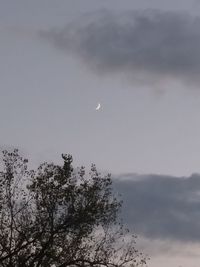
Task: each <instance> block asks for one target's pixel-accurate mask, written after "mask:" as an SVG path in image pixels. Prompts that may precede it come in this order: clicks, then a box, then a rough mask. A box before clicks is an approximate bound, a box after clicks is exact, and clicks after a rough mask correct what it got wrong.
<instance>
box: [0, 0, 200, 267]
mask: <svg viewBox="0 0 200 267" xmlns="http://www.w3.org/2000/svg"><path fill="white" fill-rule="evenodd" d="M89 22H90V23H91V24H90V27H88V23H89ZM199 24H200V3H199V1H196V0H194V1H189V0H173V1H172V0H170V1H161V0H137V1H136V0H123V1H121V0H102V1H99V0H84V1H83V0H69V1H66V0H58V1H55V0H29V1H27V0H18V1H11V0H0V58H1V64H0V80H1V87H0V121H1V131H0V137H1V138H0V140H1V144H0V146H1V147H5V146H8V147H10V146H13V147H19V148H20V150H21V151H22V152H23V153H24V154H27V155H28V156H29V157H31V158H32V159H33V160H34V162H35V163H39V162H40V161H43V160H46V159H47V160H55V161H59V159H60V154H61V153H63V152H64V153H65V152H66V153H72V154H73V156H74V160H75V164H83V165H86V166H88V165H89V164H90V163H91V162H95V163H96V165H97V166H98V168H99V169H101V170H102V171H110V172H111V173H113V174H115V175H119V174H120V173H140V174H145V173H146V175H147V178H149V175H148V174H149V173H157V174H165V175H169V176H170V175H171V176H172V177H174V176H178V177H180V176H184V177H189V176H190V175H191V173H194V172H200V139H199V136H200V117H199V114H200V91H199V77H198V76H199V70H200V56H199V52H200V48H199V47H200V45H199V44H200V30H199V28H200V27H199ZM98 102H100V103H101V104H102V110H100V111H99V112H96V111H95V107H96V104H97V103H98ZM159 177H160V176H159ZM161 178H162V177H161ZM161 178H160V179H161ZM155 179H157V178H155ZM162 179H163V178H162ZM174 179H175V178H174ZM147 180H148V179H147ZM145 181H146V180H145ZM166 181H168V178H167V179H166ZM170 181H171V180H170ZM184 181H185V182H186V180H184ZM190 181H191V180H190ZM176 182H177V180H176V179H175V180H174V182H172V184H173V183H176ZM160 183H161V184H160V185H159V190H164V189H165V183H164V182H163V183H162V182H160ZM133 184H134V182H133ZM137 185H138V184H137ZM155 185H157V180H156V181H155V180H154V178H153V179H150V180H149V182H144V183H143V182H141V186H147V187H148V186H149V188H152V186H153V187H154V186H155ZM124 186H125V185H124ZM134 186H136V185H135V184H134ZM178 186H179V183H178ZM171 187H172V188H173V185H171ZM186 187H187V186H186ZM121 188H122V189H123V187H121ZM134 188H138V187H137V186H136V187H134ZM173 192H174V191H173V190H172V192H171V193H173ZM151 193H152V194H154V193H155V194H156V192H155V191H154V190H153V189H151ZM174 193H177V196H180V195H181V197H182V198H183V197H184V196H185V194H186V191H184V190H183V191H181V192H174ZM138 194H139V193H138V191H137V192H136V195H135V198H137V197H140V196H139V195H138ZM166 194H167V193H166V191H165V192H163V196H165V195H166ZM129 195H131V194H129V193H128V192H127V199H128V197H129ZM148 196H149V195H148V194H147V195H146V197H148ZM170 196H171V195H170ZM187 196H188V193H187ZM159 197H160V195H156V199H157V198H159ZM133 199H134V198H133ZM169 199H170V201H172V202H173V201H174V199H173V198H169ZM145 201H146V200H145V198H144V202H143V203H144V206H145V205H146V204H145V203H146V202H145ZM172 202H170V203H171V204H170V203H169V204H170V205H173V203H174V205H175V207H177V206H176V205H178V204H177V202H173V203H172ZM152 203H153V202H152ZM161 204H162V203H160V207H159V208H160V210H161V209H162V205H161ZM164 204H166V203H164ZM164 204H163V205H164ZM182 204H184V205H183V206H182V207H180V209H181V211H182V213H181V216H182V215H183V214H191V216H193V215H194V213H195V212H196V209H195V206H192V209H191V211H190V206H187V205H189V204H188V202H187V199H186V200H185V202H183V203H182ZM187 208H188V210H182V209H187ZM193 208H194V209H193ZM177 209H178V208H177ZM169 210H170V209H169ZM136 211H137V212H138V213H140V212H141V211H140V210H136ZM176 212H177V210H176ZM184 212H185V213H184ZM187 212H188V213H187ZM192 212H194V213H192ZM140 214H141V213H140ZM195 216H197V217H198V215H197V214H196V213H195V215H194V217H195ZM146 219H147V218H146V217H145V220H146ZM148 219H149V218H148ZM153 219H154V218H153V217H152V218H151V223H152V225H153V223H154V221H153ZM190 220H191V221H189V222H188V223H189V225H190V227H192V225H193V226H194V229H199V228H198V227H199V226H198V224H197V221H196V220H195V219H194V220H192V219H191V218H190ZM168 226H169V227H171V225H170V224H168V225H167V226H166V233H165V235H168V234H169V236H170V233H169V232H168V230H167V229H168V228H167V227H168ZM185 227H186V228H187V227H188V228H189V226H187V225H186V226H185ZM195 227H196V228H195ZM145 231H147V230H145ZM148 231H149V232H151V234H149V235H147V236H148V237H147V236H146V237H144V238H147V239H148V238H150V237H151V238H154V237H155V236H154V237H153V234H152V233H153V231H154V229H153V228H152V227H151V228H149V229H148ZM160 233H161V231H160ZM176 233H177V236H178V234H179V233H178V232H176ZM142 234H143V235H144V232H143V233H142ZM191 235H192V233H191ZM158 236H159V234H158ZM161 237H162V238H164V233H163V235H160V238H161ZM190 237H191V236H190V235H188V237H187V239H188V240H190V239H191V240H192V237H191V238H190ZM156 238H157V237H156ZM177 239H178V237H177ZM179 239H181V238H179ZM191 240H190V241H191ZM170 242H172V241H171V240H170ZM173 242H181V241H180V240H178V241H177V240H176V241H173ZM188 242H189V241H188ZM176 247H177V246H176ZM163 257H164V256H163ZM157 259H158V258H157ZM189 260H191V259H189V257H188V261H189ZM156 264H157V266H159V264H160V259H158V263H156ZM170 264H171V265H170V266H173V264H174V266H177V261H176V260H174V263H170ZM195 264H196V263H195V262H194V263H193V265H192V266H194V267H195V266H197V265H195ZM155 266H156V265H155ZM163 266H164V265H163Z"/></svg>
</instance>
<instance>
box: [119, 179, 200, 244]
mask: <svg viewBox="0 0 200 267" xmlns="http://www.w3.org/2000/svg"><path fill="white" fill-rule="evenodd" d="M115 178H116V177H115ZM114 181H115V182H114V185H115V189H116V190H117V192H119V193H120V194H121V196H122V199H123V202H124V203H123V209H122V217H123V218H124V222H126V223H127V224H128V226H129V227H130V228H131V229H133V230H134V231H135V232H136V233H138V234H141V235H143V236H145V237H147V238H155V239H156V238H158V239H169V240H176V241H184V242H185V241H192V242H194V241H195V242H199V241H200V175H198V174H193V175H192V176H190V177H188V178H187V177H180V178H179V177H173V176H163V175H136V174H130V175H121V176H119V177H117V178H116V179H115V180H114Z"/></svg>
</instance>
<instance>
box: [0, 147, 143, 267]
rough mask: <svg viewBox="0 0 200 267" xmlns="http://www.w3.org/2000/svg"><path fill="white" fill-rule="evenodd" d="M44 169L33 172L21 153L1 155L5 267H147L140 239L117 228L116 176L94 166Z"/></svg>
mask: <svg viewBox="0 0 200 267" xmlns="http://www.w3.org/2000/svg"><path fill="white" fill-rule="evenodd" d="M62 158H63V161H64V163H63V165H62V166H59V165H56V164H53V163H50V164H49V163H43V164H41V165H40V166H39V168H38V169H37V170H36V171H33V170H28V167H27V163H28V160H26V159H24V158H23V157H21V156H20V155H19V153H18V150H16V149H15V150H14V151H12V152H8V151H3V152H2V162H1V163H2V164H1V165H2V171H1V172H0V266H3V267H4V266H5V267H7V266H9V267H26V266H27V267H46V266H52V267H66V266H76V267H82V266H85V267H100V266H105V267H126V266H132V267H135V266H143V265H145V257H144V256H143V254H141V253H139V252H138V251H137V250H136V248H135V237H134V236H132V237H130V234H128V232H127V231H126V230H125V229H124V227H123V225H122V224H120V223H119V222H118V213H119V208H120V206H121V202H119V201H118V200H117V199H116V198H115V196H114V194H113V192H112V181H111V176H110V175H106V176H104V177H102V176H101V175H100V173H98V172H97V170H96V167H95V165H92V167H91V171H90V173H89V174H88V175H86V173H85V169H84V167H81V168H76V169H73V167H72V157H71V156H70V155H62Z"/></svg>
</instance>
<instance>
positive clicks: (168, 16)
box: [40, 10, 200, 83]
mask: <svg viewBox="0 0 200 267" xmlns="http://www.w3.org/2000/svg"><path fill="white" fill-rule="evenodd" d="M40 36H42V37H43V38H46V39H48V40H49V41H50V42H52V43H53V44H54V45H55V46H56V47H57V48H58V49H62V50H65V51H68V52H70V53H74V54H75V55H78V56H79V57H80V58H81V59H83V60H84V62H86V63H87V64H88V65H89V66H90V67H92V69H93V70H96V71H97V72H100V73H107V74H110V73H114V72H122V73H129V74H130V73H131V74H133V75H136V74H140V75H141V74H142V75H141V76H143V77H149V76H151V75H152V77H153V76H154V78H155V77H163V78H166V77H172V78H178V79H182V80H187V81H190V82H195V83H196V82H198V81H199V77H198V76H199V71H200V17H192V16H190V15H188V14H186V13H179V12H164V11H158V10H146V11H127V12H123V13H120V14H114V13H113V12H110V11H105V10H104V11H99V12H95V13H93V14H90V15H88V16H84V17H83V18H82V19H80V20H79V21H76V22H74V23H71V24H70V25H67V26H66V27H63V28H62V29H54V30H53V29H52V30H50V31H46V32H41V33H40Z"/></svg>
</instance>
